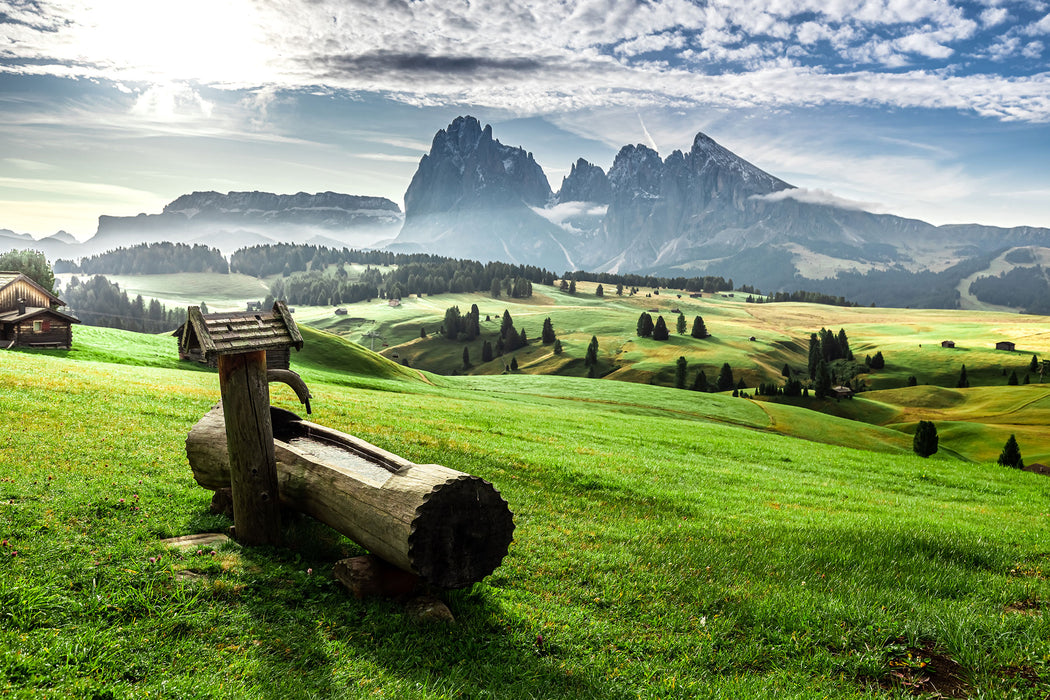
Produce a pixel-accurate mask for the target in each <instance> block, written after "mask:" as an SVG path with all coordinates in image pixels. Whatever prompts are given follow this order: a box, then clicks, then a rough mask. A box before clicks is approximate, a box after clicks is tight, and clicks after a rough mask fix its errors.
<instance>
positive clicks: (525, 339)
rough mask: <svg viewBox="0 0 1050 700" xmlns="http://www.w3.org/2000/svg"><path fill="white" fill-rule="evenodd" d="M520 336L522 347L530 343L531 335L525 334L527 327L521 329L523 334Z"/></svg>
mask: <svg viewBox="0 0 1050 700" xmlns="http://www.w3.org/2000/svg"><path fill="white" fill-rule="evenodd" d="M518 338H519V340H520V341H521V347H525V346H526V345H528V344H529V337H528V336H527V335H525V329H524V328H522V329H521V334H520V335H519V336H518Z"/></svg>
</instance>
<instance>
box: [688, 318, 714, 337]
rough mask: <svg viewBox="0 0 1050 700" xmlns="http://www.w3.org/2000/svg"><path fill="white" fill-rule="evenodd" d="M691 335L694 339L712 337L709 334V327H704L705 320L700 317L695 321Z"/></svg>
mask: <svg viewBox="0 0 1050 700" xmlns="http://www.w3.org/2000/svg"><path fill="white" fill-rule="evenodd" d="M690 335H691V336H693V337H694V338H706V337H707V336H709V335H710V333H708V332H707V326H705V325H704V319H702V318H701V317H699V316H697V317H696V318H694V319H693V331H692V333H690Z"/></svg>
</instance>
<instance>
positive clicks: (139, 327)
mask: <svg viewBox="0 0 1050 700" xmlns="http://www.w3.org/2000/svg"><path fill="white" fill-rule="evenodd" d="M62 297H63V300H64V301H65V302H66V303H67V304H68V305H69V308H70V309H72V311H73V314H74V315H75V316H76V317H77V318H79V319H80V320H81V321H82V322H83V323H86V324H87V325H89V326H104V327H106V328H119V329H121V330H126V331H136V332H138V333H163V332H164V331H172V330H175V328H177V327H178V325H179V324H180V323H182V322H183V321H184V320H185V318H186V311H185V310H184V309H178V310H174V311H173V310H169V309H167V308H166V307H165V306H164V305H163V304H161V303H160V302H159V301H157V300H156V299H152V300H150V302H149V303H148V304H147V303H146V302H145V301H144V300H143V298H142V295H141V294H139V295H137V296H136V297H135V298H134V299H131V298H129V297H128V294H127V292H125V291H124V290H123V289H121V288H120V285H118V284H116V283H115V282H110V281H109V280H108V279H106V278H105V277H102V276H101V275H95V276H94V277H90V278H88V279H85V280H84V281H81V280H80V279H79V278H78V277H75V276H74V277H73V278H72V279H70V280H69V284H68V285H67V286H66V287H65V288H64V289H63V290H62Z"/></svg>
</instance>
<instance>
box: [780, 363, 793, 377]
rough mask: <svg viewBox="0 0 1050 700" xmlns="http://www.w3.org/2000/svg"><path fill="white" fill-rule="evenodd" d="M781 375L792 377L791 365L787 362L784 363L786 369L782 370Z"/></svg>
mask: <svg viewBox="0 0 1050 700" xmlns="http://www.w3.org/2000/svg"><path fill="white" fill-rule="evenodd" d="M780 376H781V377H787V378H788V379H791V367H789V366H788V365H787V364H786V363H785V364H784V369H782V370H780Z"/></svg>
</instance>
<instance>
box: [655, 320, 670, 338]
mask: <svg viewBox="0 0 1050 700" xmlns="http://www.w3.org/2000/svg"><path fill="white" fill-rule="evenodd" d="M670 337H671V334H670V333H669V332H668V330H667V324H666V323H665V322H664V317H663V316H657V318H656V325H655V326H654V327H653V340H667V339H668V338H670Z"/></svg>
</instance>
